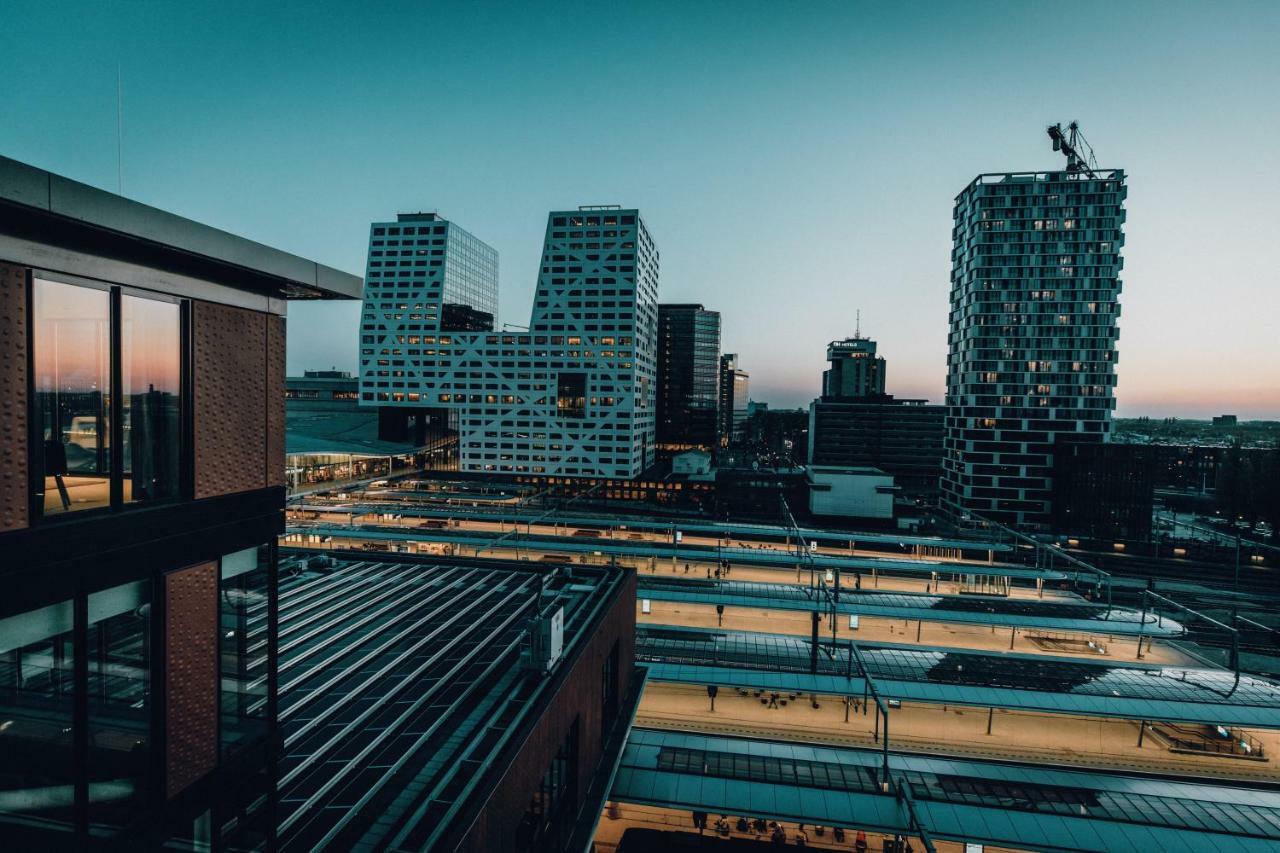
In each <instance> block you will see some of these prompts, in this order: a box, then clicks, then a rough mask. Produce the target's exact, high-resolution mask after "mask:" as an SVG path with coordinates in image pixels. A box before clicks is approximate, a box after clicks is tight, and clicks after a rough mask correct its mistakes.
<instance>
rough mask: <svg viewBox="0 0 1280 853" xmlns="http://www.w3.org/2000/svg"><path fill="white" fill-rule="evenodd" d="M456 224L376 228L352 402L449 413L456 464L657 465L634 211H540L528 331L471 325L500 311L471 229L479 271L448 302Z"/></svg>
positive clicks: (652, 274)
mask: <svg viewBox="0 0 1280 853" xmlns="http://www.w3.org/2000/svg"><path fill="white" fill-rule="evenodd" d="M424 217H429V218H424ZM424 228H426V229H429V231H430V234H429V235H426V236H424V235H423V229H424ZM406 229H412V230H413V232H414V233H413V234H411V235H406V233H405V231H406ZM452 229H456V226H453V225H449V224H446V223H443V222H442V221H441V220H439V219H438V218H436V217H435V216H434V215H433V214H432V215H423V214H413V215H410V216H401V218H400V221H399V223H397V224H392V223H375V224H374V225H373V227H372V232H371V236H370V244H369V268H368V276H369V286H368V296H367V297H366V299H365V303H364V315H363V319H362V321H361V331H360V335H361V337H360V340H361V343H360V347H361V349H360V397H361V404H362V405H370V406H381V407H389V408H391V409H396V408H399V409H405V410H413V409H423V408H430V409H432V410H435V411H436V412H441V413H443V416H444V417H447V418H448V419H449V422H450V423H451V424H456V429H457V433H458V444H457V447H458V468H459V470H462V471H481V472H483V471H496V472H511V473H528V474H544V475H550V476H571V477H619V478H632V477H636V476H637V475H639V474H640V472H641V471H643V470H644V469H645V468H648V467H649V466H650V465H652V464H653V460H654V448H655V435H654V427H655V417H654V409H655V403H656V378H657V374H656V370H657V359H656V345H657V335H658V307H657V305H658V250H657V247H656V246H655V245H654V242H653V239H652V238H651V237H650V236H649V232H648V229H646V228H645V225H644V221H643V220H642V219H641V217H640V214H639V211H637V210H634V209H623V208H620V207H618V206H613V205H610V206H592V207H581V208H579V209H577V210H572V211H554V212H552V213H551V214H550V215H549V216H548V217H547V228H546V238H545V241H544V244H543V253H542V259H541V264H540V271H539V275H538V287H537V292H536V293H535V295H534V304H533V313H532V318H531V321H530V324H529V330H528V331H527V332H512V333H507V332H503V333H494V332H492V331H488V330H486V329H482V328H479V324H478V323H475V322H474V321H475V320H477V319H478V315H479V314H481V313H484V314H489V315H490V316H492V313H493V311H495V310H496V297H494V298H489V297H488V296H487V295H486V294H488V293H489V292H490V290H493V291H494V292H495V293H496V275H497V260H496V256H493V255H492V254H491V253H492V250H490V249H488V247H487V246H484V244H483V243H480V242H479V241H478V240H475V238H473V237H470V235H466V238H467V241H466V242H464V241H460V242H459V243H458V245H459V246H463V245H466V246H467V247H468V248H467V249H466V252H468V253H469V254H470V255H471V256H472V259H473V261H474V263H472V264H471V266H475V267H477V269H475V270H473V273H474V275H473V276H472V278H471V279H469V283H467V284H466V285H465V286H463V285H460V286H459V287H458V288H456V289H455V290H454V291H453V292H455V293H457V294H458V296H457V297H456V299H457V300H458V301H457V302H452V303H451V302H450V300H451V299H454V298H455V297H452V296H450V292H451V291H450V286H449V283H448V282H449V272H448V271H449V269H450V268H451V266H452V265H453V264H454V263H455V254H454V252H455V246H454V244H453V243H452V242H451V241H450V239H449V238H448V234H449V233H450V232H451V230H452ZM393 231H394V232H396V233H394V234H393V233H392V232H393ZM458 231H459V233H465V232H461V230H460V229H458ZM438 239H443V240H444V241H445V242H443V243H442V244H440V245H437V244H436V241H437V240H438ZM393 241H394V242H395V243H396V244H397V245H395V246H391V245H389V244H390V243H391V242H393ZM406 241H412V243H413V246H412V247H410V248H406V245H405V244H406ZM427 241H429V244H428V242H427ZM419 244H422V245H421V247H419ZM391 251H395V252H396V253H397V254H396V255H395V256H394V257H395V265H394V267H388V266H387V264H388V262H389V257H390V256H389V255H388V254H387V253H388V252H391ZM406 251H407V252H410V253H411V254H408V255H406V254H405V252H406ZM420 252H422V253H423V254H419V253H420ZM436 252H439V254H434V253H436ZM485 258H492V263H491V264H489V263H486V262H483V259H485ZM406 261H408V262H409V264H411V265H406ZM375 264H377V265H376V266H375ZM491 285H492V287H491ZM375 294H377V295H376V296H375ZM468 300H470V301H468ZM449 304H453V305H455V306H465V308H466V309H467V310H463V308H462V307H455V309H454V311H455V312H456V313H455V316H458V317H463V318H465V321H464V322H456V323H449V322H447V321H446V319H445V318H446V317H447V316H449V311H448V310H447V309H448V305H449Z"/></svg>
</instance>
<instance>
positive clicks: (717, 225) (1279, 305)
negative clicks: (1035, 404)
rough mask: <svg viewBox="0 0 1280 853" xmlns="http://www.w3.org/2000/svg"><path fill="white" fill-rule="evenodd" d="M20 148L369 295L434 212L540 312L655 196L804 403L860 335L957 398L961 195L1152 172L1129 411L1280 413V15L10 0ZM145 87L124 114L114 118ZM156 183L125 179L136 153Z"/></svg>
mask: <svg viewBox="0 0 1280 853" xmlns="http://www.w3.org/2000/svg"><path fill="white" fill-rule="evenodd" d="M0 31H4V32H5V33H6V34H7V36H8V37H7V38H6V40H5V44H6V47H5V69H6V70H5V74H4V76H3V79H2V80H0V116H3V120H0V154H3V155H5V156H8V157H13V158H15V159H18V160H22V161H25V162H28V163H32V164H34V165H37V166H40V167H42V168H45V169H48V170H50V171H53V172H57V173H59V174H62V175H65V176H67V177H70V178H73V179H76V180H80V181H84V182H85V183H89V184H93V185H95V186H99V187H103V188H105V189H110V190H113V191H115V190H117V189H118V188H119V187H120V184H121V182H120V175H121V173H122V174H123V190H124V194H125V195H127V196H129V197H130V198H133V199H136V200H138V201H142V202H145V203H147V204H151V205H155V206H157V207H160V208H163V209H166V210H170V211H173V212H175V213H178V214H181V215H183V216H187V217H190V218H192V219H195V220H197V221H200V222H204V223H207V224H209V225H213V226H216V227H219V228H223V229H225V230H227V231H231V232H233V233H236V234H240V235H242V236H245V237H249V238H251V239H254V240H257V241H260V242H263V243H266V244H268V245H271V246H275V247H278V248H281V249H285V250H287V251H290V252H294V253H297V254H300V255H302V256H304V257H307V258H311V259H314V260H317V261H320V262H322V263H325V264H329V265H331V266H334V267H337V268H339V269H342V270H346V271H349V272H353V273H356V274H363V271H364V265H365V250H366V248H367V247H366V245H365V241H366V239H367V234H368V223H369V222H370V221H373V220H384V219H390V218H393V217H394V215H395V214H396V213H397V212H400V211H408V210H437V211H439V212H440V213H441V215H443V216H445V217H446V218H449V219H451V220H453V221H455V222H457V223H458V224H459V225H461V226H462V227H463V228H465V229H467V230H468V231H470V232H471V233H473V234H475V235H476V236H477V237H479V238H480V239H482V240H484V241H485V242H487V243H489V244H490V245H492V246H494V247H495V248H496V249H497V250H498V252H499V256H500V277H501V281H500V308H499V319H500V320H501V321H503V322H509V323H515V324H520V325H524V324H527V323H528V322H529V310H530V307H531V304H532V299H533V290H534V286H535V284H536V279H537V265H538V258H539V255H540V252H541V240H542V237H543V230H544V228H545V224H546V214H547V211H549V210H551V209H563V208H572V207H576V206H577V205H579V204H620V205H624V206H634V207H639V208H640V209H641V211H642V214H643V215H644V217H645V221H646V223H647V224H648V226H649V228H650V231H651V232H652V234H653V236H654V238H655V240H656V242H657V244H658V248H659V250H660V252H661V277H660V281H659V295H660V299H662V300H663V301H673V302H677V301H678V302H701V303H703V304H704V305H706V306H707V307H708V308H711V309H715V310H719V311H720V312H721V315H722V318H723V336H722V349H723V351H725V352H737V353H739V354H740V362H741V365H742V367H743V368H744V369H745V370H747V371H748V372H749V373H750V374H751V396H752V398H754V399H756V400H763V401H767V402H768V403H769V404H770V405H771V406H774V407H785V406H798V405H805V404H807V402H808V401H809V400H810V399H812V398H813V397H814V396H815V395H816V394H817V393H818V391H819V386H820V384H821V371H822V369H823V367H824V355H825V347H826V344H827V342H828V341H830V340H833V339H837V338H842V337H845V336H848V335H850V334H852V333H853V331H854V325H855V312H856V311H857V310H859V309H860V310H861V312H862V332H863V333H864V334H866V335H869V336H871V337H873V338H875V339H876V340H877V341H878V342H879V349H880V353H881V354H882V355H884V356H885V358H886V359H887V360H888V372H887V375H888V391H889V392H890V393H893V394H896V395H898V396H904V397H925V398H929V399H932V400H935V401H941V399H942V396H943V388H944V382H945V374H946V349H947V342H946V336H947V307H948V306H947V299H948V291H949V276H950V251H951V233H950V232H951V207H952V201H953V199H954V197H955V195H956V194H957V193H958V192H959V191H960V190H961V189H962V188H963V187H964V186H965V185H966V184H967V183H968V182H969V181H970V180H972V179H973V177H974V176H976V175H977V174H979V173H982V172H992V171H1018V170H1037V169H1039V170H1047V169H1053V168H1060V167H1061V165H1062V163H1063V160H1062V158H1061V155H1059V154H1056V153H1054V152H1053V151H1052V150H1051V149H1050V147H1049V143H1048V138H1047V137H1046V135H1045V130H1044V129H1045V126H1046V125H1047V124H1050V123H1054V122H1059V121H1061V122H1063V123H1066V122H1068V121H1071V120H1073V119H1075V120H1078V121H1079V122H1080V125H1081V129H1082V130H1083V132H1084V134H1085V136H1086V138H1087V139H1088V140H1089V142H1090V143H1091V144H1092V145H1093V147H1094V149H1095V151H1096V152H1097V157H1098V164H1099V166H1100V167H1103V168H1123V169H1125V170H1126V172H1127V173H1128V175H1129V179H1128V184H1129V199H1128V202H1127V204H1126V208H1127V211H1128V221H1127V224H1126V226H1125V233H1126V245H1125V248H1124V251H1123V254H1124V259H1125V268H1124V272H1123V281H1124V292H1123V294H1122V296H1121V303H1122V315H1121V318H1120V327H1121V335H1120V342H1119V353H1120V354H1119V367H1118V374H1119V378H1118V389H1117V398H1118V408H1117V413H1118V414H1119V415H1121V416H1136V415H1152V416H1172V415H1176V416H1182V417H1196V416H1199V417H1205V416H1208V415H1212V414H1217V413H1223V412H1232V413H1236V414H1238V415H1240V416H1241V417H1249V418H1280V341H1278V340H1277V333H1276V331H1275V326H1276V318H1277V315H1280V260H1278V257H1277V255H1276V254H1275V253H1274V251H1273V247H1274V245H1275V244H1276V242H1277V230H1278V228H1277V226H1280V166H1278V164H1277V157H1278V155H1280V109H1278V108H1277V107H1278V104H1280V95H1278V94H1277V93H1280V62H1277V61H1276V56H1277V50H1278V48H1277V45H1280V3H1275V2H1259V3H1230V2H1226V3H1218V2H1215V3H1182V2H1162V3H1154V2H1150V3H1148V2H1126V3H1115V2H1109V3H1097V4H1094V3H1089V2H1076V3H1070V4H1065V5H1064V4H1056V3H1041V2H1025V3H999V2H981V0H975V2H966V3H925V2H915V3H858V2H835V3H821V2H796V3H777V2H754V0H739V1H738V2H733V3H727V2H726V3H704V2H697V1H696V0H684V2H669V3H667V2H634V3H615V4H606V3H598V2H597V3H572V2H561V3H540V2H522V3H506V4H502V3H456V2H453V3H436V2H421V0H420V2H394V1H393V0H384V2H379V3H376V4H373V3H370V4H355V3H346V2H344V3H324V2H311V3H301V2H274V3H261V2H252V3H245V2H238V0H221V2H216V3H215V2H203V0H186V2H182V3H171V2H154V3H144V2H85V3H73V2H27V0H3V2H0ZM117 72H119V79H120V81H121V87H120V88H121V93H122V98H121V99H120V104H121V105H122V107H123V108H122V110H121V113H122V115H123V121H122V122H120V123H119V126H118V124H117V106H118V102H117ZM118 139H119V141H120V142H122V145H121V146H120V147H121V150H122V157H120V158H119V159H120V162H122V164H123V168H122V169H120V168H118V165H119V164H118V150H117V141H118ZM357 318H358V304H357V303H354V302H348V303H329V304H322V305H316V304H297V303H295V304H292V305H291V306H290V308H289V333H288V334H289V350H288V369H289V371H290V373H299V372H301V371H302V370H303V369H306V368H328V367H337V368H339V369H350V370H354V369H355V367H356V341H357V337H356V335H357V330H356V326H357Z"/></svg>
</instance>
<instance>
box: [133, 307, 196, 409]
mask: <svg viewBox="0 0 1280 853" xmlns="http://www.w3.org/2000/svg"><path fill="white" fill-rule="evenodd" d="M179 334H180V325H179V320H178V306H177V305H174V304H173V303H171V302H157V301H155V300H153V299H140V298H138V297H134V296H128V295H125V296H123V297H121V300H120V339H121V344H122V349H123V352H122V358H123V364H122V376H123V380H124V394H125V396H126V397H127V396H128V395H130V394H142V393H145V392H147V391H148V390H150V389H152V388H154V390H156V391H163V392H165V393H168V394H177V393H178V373H179V370H180V367H181V356H180V350H179V347H180V341H179Z"/></svg>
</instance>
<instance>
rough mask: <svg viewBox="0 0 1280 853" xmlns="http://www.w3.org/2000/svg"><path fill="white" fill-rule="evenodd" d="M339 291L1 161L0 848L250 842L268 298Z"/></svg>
mask: <svg viewBox="0 0 1280 853" xmlns="http://www.w3.org/2000/svg"><path fill="white" fill-rule="evenodd" d="M360 287H361V282H360V279H359V278H357V277H355V276H351V275H347V274H346V273H342V272H339V271H337V270H334V269H330V268H328V267H325V266H322V265H320V264H317V263H315V262H314V261H309V260H305V259H303V258H299V257H296V256H294V255H290V254H286V253H285V252H281V251H278V250H276V249H271V248H268V247H266V246H263V245H261V244H259V243H254V242H252V241H249V240H245V239H242V238H240V237H236V236H233V235H231V234H228V233H226V232H224V231H219V230H216V229H213V228H210V227H208V226H205V225H200V224H198V223H195V222H191V221H190V220H187V219H183V218H181V217H178V216H175V215H173V214H169V213H165V212H163V211H160V210H156V209H154V208H151V207H147V206H146V205H142V204H139V203H137V202H134V201H130V200H128V199H125V198H121V197H119V196H116V195H113V194H111V193H107V192H103V191H101V190H98V189H94V188H93V187H89V186H86V185H84V184H79V183H76V182H74V181H69V180H67V179H65V178H62V177H59V176H57V175H53V174H50V173H48V172H44V171H41V170H39V169H35V168H33V167H30V166H26V165H24V164H21V163H17V162H15V161H13V160H8V159H5V158H0V462H2V463H3V464H2V467H3V471H4V476H3V477H2V478H0V589H3V591H4V595H3V596H0V708H3V712H2V713H3V716H2V717H0V719H2V720H3V722H0V839H3V842H4V843H3V847H4V848H5V849H7V850H37V849H56V850H64V849H65V850H98V849H113V850H114V849H119V850H134V849H153V848H154V849H158V848H172V849H197V848H202V849H224V850H232V849H259V848H262V849H268V848H269V847H270V845H271V838H272V836H273V833H274V821H273V814H272V807H271V804H272V802H273V799H274V790H275V783H274V780H273V779H272V777H271V776H270V768H271V765H272V763H273V762H274V760H275V758H276V757H278V754H279V748H280V738H279V729H278V727H277V714H276V708H277V666H276V659H277V658H276V655H277V648H278V631H277V621H276V617H277V612H278V610H277V602H278V596H277V592H276V590H277V580H278V572H277V563H276V554H277V548H276V537H277V535H278V534H280V533H281V532H283V530H284V513H283V509H284V499H285V490H284V485H285V443H284V433H285V393H284V390H285V389H284V386H285V316H284V315H285V307H286V304H287V302H286V300H289V299H299V298H312V299H315V298H346V299H356V298H359V295H360ZM228 835H235V836H236V838H237V840H236V841H235V842H231V841H229V840H228Z"/></svg>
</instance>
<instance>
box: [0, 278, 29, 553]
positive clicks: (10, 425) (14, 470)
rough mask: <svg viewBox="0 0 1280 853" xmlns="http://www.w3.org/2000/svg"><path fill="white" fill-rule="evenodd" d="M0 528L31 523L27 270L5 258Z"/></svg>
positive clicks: (0, 327)
mask: <svg viewBox="0 0 1280 853" xmlns="http://www.w3.org/2000/svg"><path fill="white" fill-rule="evenodd" d="M0 471H3V472H4V476H3V477H0V531H4V530H20V529H22V528H25V527H27V526H28V524H29V523H30V521H29V518H28V504H27V270H26V268H25V267H19V266H15V265H13V264H6V263H4V262H3V261H0Z"/></svg>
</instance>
